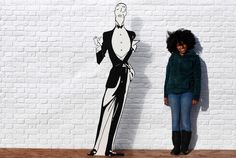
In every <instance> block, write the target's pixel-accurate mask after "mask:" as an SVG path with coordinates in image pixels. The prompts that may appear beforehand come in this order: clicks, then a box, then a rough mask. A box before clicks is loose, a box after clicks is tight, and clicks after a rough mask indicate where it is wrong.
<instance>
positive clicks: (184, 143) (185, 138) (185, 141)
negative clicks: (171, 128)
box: [181, 131, 192, 155]
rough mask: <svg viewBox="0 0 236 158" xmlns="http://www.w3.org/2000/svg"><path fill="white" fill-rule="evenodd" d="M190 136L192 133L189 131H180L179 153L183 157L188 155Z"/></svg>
mask: <svg viewBox="0 0 236 158" xmlns="http://www.w3.org/2000/svg"><path fill="white" fill-rule="evenodd" d="M191 135H192V132H189V131H182V132H181V138H182V139H181V152H182V153H183V154H184V155H187V154H189V152H190V151H189V149H188V146H189V144H190V140H191Z"/></svg>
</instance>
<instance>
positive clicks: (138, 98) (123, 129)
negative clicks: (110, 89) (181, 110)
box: [115, 17, 152, 149]
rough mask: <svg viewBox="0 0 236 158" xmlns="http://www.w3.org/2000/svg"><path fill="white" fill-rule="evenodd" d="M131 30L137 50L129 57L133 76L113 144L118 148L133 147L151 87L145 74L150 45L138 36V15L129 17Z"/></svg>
mask: <svg viewBox="0 0 236 158" xmlns="http://www.w3.org/2000/svg"><path fill="white" fill-rule="evenodd" d="M131 20H132V21H131V31H134V32H135V33H136V38H135V40H140V42H139V43H138V45H137V51H136V52H134V53H133V54H132V56H131V58H130V61H129V63H131V66H132V67H133V68H134V71H135V76H134V79H133V81H132V82H131V84H130V88H129V92H128V96H127V101H126V104H125V107H124V111H123V114H122V118H121V122H120V126H119V127H118V134H117V137H116V140H115V146H116V147H117V148H119V149H131V148H133V145H134V141H135V137H136V133H137V130H138V128H139V123H140V117H141V113H142V109H143V106H144V99H145V96H146V94H147V92H148V91H149V90H150V88H151V84H150V81H149V79H148V77H147V76H146V75H145V69H146V67H147V66H148V64H149V63H151V59H152V58H151V56H152V54H151V52H150V47H151V46H150V45H148V44H146V43H144V41H143V40H142V39H141V37H140V36H139V34H140V33H139V32H140V31H141V30H142V27H143V20H142V19H141V18H139V17H135V18H132V19H131Z"/></svg>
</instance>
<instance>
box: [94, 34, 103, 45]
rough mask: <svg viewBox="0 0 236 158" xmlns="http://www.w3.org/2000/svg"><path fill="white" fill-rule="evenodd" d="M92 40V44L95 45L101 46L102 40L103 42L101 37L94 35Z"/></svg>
mask: <svg viewBox="0 0 236 158" xmlns="http://www.w3.org/2000/svg"><path fill="white" fill-rule="evenodd" d="M93 41H94V44H95V45H96V47H101V46H102V42H103V39H102V37H97V36H95V37H94V38H93Z"/></svg>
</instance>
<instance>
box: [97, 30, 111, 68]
mask: <svg viewBox="0 0 236 158" xmlns="http://www.w3.org/2000/svg"><path fill="white" fill-rule="evenodd" d="M102 38H103V42H102V46H101V50H100V51H98V52H97V53H96V57H97V63H98V64H100V63H101V62H102V60H103V58H104V57H105V54H106V52H107V49H108V46H107V40H106V34H105V33H103V37H102Z"/></svg>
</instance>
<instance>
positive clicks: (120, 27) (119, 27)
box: [116, 25, 124, 29]
mask: <svg viewBox="0 0 236 158" xmlns="http://www.w3.org/2000/svg"><path fill="white" fill-rule="evenodd" d="M123 26H124V25H121V26H119V25H116V27H117V28H118V29H122V27H123Z"/></svg>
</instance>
